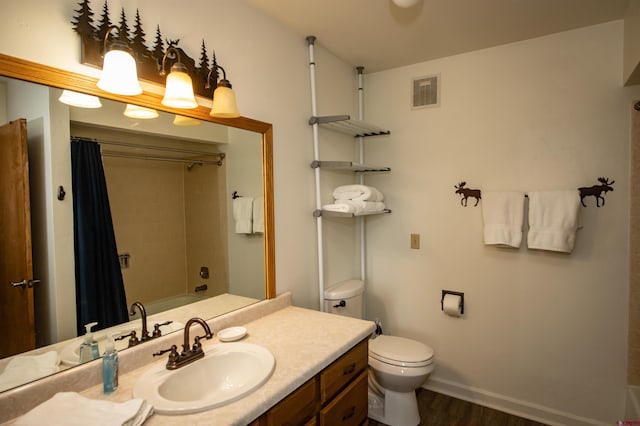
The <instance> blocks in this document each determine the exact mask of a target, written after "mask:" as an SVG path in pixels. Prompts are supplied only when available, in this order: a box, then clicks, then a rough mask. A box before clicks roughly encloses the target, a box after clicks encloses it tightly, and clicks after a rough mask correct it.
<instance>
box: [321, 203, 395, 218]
mask: <svg viewBox="0 0 640 426" xmlns="http://www.w3.org/2000/svg"><path fill="white" fill-rule="evenodd" d="M322 209H323V210H328V211H333V212H340V213H353V214H355V215H356V216H357V215H360V214H365V213H374V212H381V211H383V210H384V209H385V205H384V203H383V202H381V201H359V200H336V202H335V204H325V205H324V206H322Z"/></svg>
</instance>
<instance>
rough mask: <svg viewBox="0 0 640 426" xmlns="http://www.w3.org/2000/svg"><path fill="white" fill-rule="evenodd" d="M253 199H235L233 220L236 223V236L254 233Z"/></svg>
mask: <svg viewBox="0 0 640 426" xmlns="http://www.w3.org/2000/svg"><path fill="white" fill-rule="evenodd" d="M252 218H253V198H251V197H238V198H234V199H233V219H234V220H235V221H236V234H251V233H252V232H253V224H252Z"/></svg>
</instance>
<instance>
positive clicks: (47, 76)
mask: <svg viewBox="0 0 640 426" xmlns="http://www.w3.org/2000/svg"><path fill="white" fill-rule="evenodd" d="M0 77H7V78H12V79H16V80H21V81H24V82H29V83H35V84H39V85H43V86H47V87H51V88H57V89H67V90H72V91H75V92H79V93H85V94H89V95H94V96H98V97H100V98H102V99H106V100H110V101H116V102H122V103H127V104H135V105H139V106H143V107H147V108H153V109H156V110H158V111H164V112H167V113H171V114H176V115H180V116H184V117H190V118H194V119H197V120H201V121H206V122H210V123H215V124H218V125H223V126H227V127H230V128H234V129H241V130H244V131H248V132H253V133H255V134H256V135H257V136H258V137H259V138H260V140H261V146H262V164H261V166H262V170H261V172H262V194H258V195H260V196H262V197H263V199H264V203H263V211H264V213H263V214H264V217H263V220H264V233H263V237H262V238H263V241H262V243H263V252H264V261H263V263H264V265H263V268H264V298H266V299H271V298H273V297H275V295H276V291H275V240H274V213H273V160H272V149H273V130H272V125H271V124H270V123H265V122H261V121H258V120H254V119H251V118H246V117H239V118H234V119H224V118H213V117H210V116H209V109H208V108H205V107H202V106H199V107H197V108H195V109H189V110H178V109H171V108H167V107H165V106H163V105H162V104H161V103H160V101H161V99H162V96H161V95H159V94H156V93H151V92H144V93H142V94H141V95H138V96H134V97H128V96H120V95H114V94H111V93H107V92H104V91H102V90H100V89H98V87H97V86H96V82H97V79H96V78H93V77H88V76H84V75H81V74H77V73H72V72H69V71H64V70H60V69H56V68H52V67H49V66H45V65H41V64H38V63H34V62H30V61H26V60H23V59H19V58H15V57H11V56H7V55H2V54H0ZM10 119H15V118H10ZM53 184H54V185H55V182H54V183H53ZM70 189H71V188H68V190H70ZM229 198H230V197H229ZM0 266H1V267H2V268H3V269H6V265H0ZM27 278H28V279H33V277H27ZM13 279H15V278H10V280H13ZM5 281H6V280H5ZM43 284H44V285H46V283H43ZM7 285H9V284H7ZM25 291H26V290H25ZM2 311H3V312H6V313H7V315H11V314H10V310H8V309H4V308H3V309H2ZM0 320H2V321H3V323H5V324H14V323H16V322H17V321H16V320H15V318H11V317H8V318H3V317H1V316H0ZM1 361H2V360H0V362H1ZM0 371H1V369H0Z"/></svg>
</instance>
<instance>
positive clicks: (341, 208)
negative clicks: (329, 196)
mask: <svg viewBox="0 0 640 426" xmlns="http://www.w3.org/2000/svg"><path fill="white" fill-rule="evenodd" d="M322 210H326V211H329V212H337V213H354V214H355V212H356V209H355V207H354V206H350V205H348V204H325V205H323V206H322Z"/></svg>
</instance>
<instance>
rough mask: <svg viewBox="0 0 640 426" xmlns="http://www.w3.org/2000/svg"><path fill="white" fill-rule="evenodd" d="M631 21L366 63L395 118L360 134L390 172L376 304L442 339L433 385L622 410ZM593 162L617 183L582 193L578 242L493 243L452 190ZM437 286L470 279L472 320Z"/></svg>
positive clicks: (578, 182)
mask: <svg viewBox="0 0 640 426" xmlns="http://www.w3.org/2000/svg"><path fill="white" fill-rule="evenodd" d="M622 34H623V26H622V22H621V21H620V22H614V23H608V24H604V25H599V26H594V27H589V28H585V29H580V30H575V31H570V32H566V33H561V34H557V35H552V36H548V37H543V38H538V39H534V40H529V41H524V42H519V43H514V44H510V45H506V46H502V47H496V48H492V49H486V50H481V51H477V52H473V53H469V54H464V55H459V56H453V57H449V58H445V59H441V60H434V61H430V62H425V63H420V64H416V65H413V66H409V67H404V68H399V69H394V70H391V71H386V72H380V73H376V74H372V75H368V76H367V79H366V85H365V87H367V88H368V90H367V91H366V95H365V96H366V109H367V111H366V115H365V116H366V118H367V120H368V121H372V122H376V123H378V124H380V125H384V126H388V127H389V128H391V129H392V135H391V138H390V141H387V142H384V143H383V142H382V141H381V142H377V141H373V140H372V141H371V142H370V143H369V144H368V145H367V146H368V148H369V150H368V157H367V162H368V163H371V164H384V165H388V166H390V167H391V168H392V171H391V173H390V174H389V175H388V176H376V177H373V178H370V179H368V180H367V182H368V183H370V184H372V185H374V186H376V187H379V188H380V189H381V190H382V191H383V193H384V194H385V195H386V200H387V201H388V206H389V207H390V208H391V209H393V213H392V214H391V215H389V216H388V217H387V216H385V217H376V218H375V220H373V221H369V222H368V230H369V233H368V242H369V249H368V250H369V253H368V258H369V267H368V270H369V283H368V294H367V301H368V307H369V311H368V316H369V317H370V318H376V317H379V318H381V319H382V320H383V325H384V326H385V327H383V328H384V329H385V331H386V332H389V333H394V334H399V335H403V336H408V337H412V338H415V339H418V340H420V341H422V342H425V343H427V344H429V345H430V346H431V347H433V348H434V350H435V354H436V362H437V367H436V370H435V373H434V374H433V376H432V378H431V379H430V381H429V382H428V386H430V387H433V388H435V389H440V390H445V391H447V392H450V393H457V394H460V395H463V396H465V397H466V398H472V399H476V400H478V401H483V402H484V403H490V404H497V405H499V406H501V407H502V408H508V409H510V410H522V412H526V413H528V415H538V416H545V420H547V421H557V422H559V423H563V424H572V423H573V422H574V421H577V420H576V419H579V418H583V419H584V418H586V419H597V420H600V421H603V422H606V423H607V424H612V422H613V421H616V420H619V419H620V418H621V416H622V414H623V408H624V391H625V385H626V361H625V359H626V339H627V310H628V307H627V305H628V221H629V214H628V209H629V199H628V192H629V188H628V174H629V165H628V162H629V137H630V136H629V126H630V108H631V100H632V99H633V98H634V96H635V97H639V96H640V90H639V88H638V87H634V88H628V89H623V88H622V37H623V35H622ZM435 73H440V74H441V77H442V93H441V95H442V96H441V106H440V107H438V108H427V109H419V110H411V109H410V89H411V81H412V79H414V78H417V77H422V76H425V75H430V74H435ZM599 176H607V177H609V178H611V179H615V181H616V183H615V185H614V187H615V191H614V192H610V193H609V194H607V197H606V206H605V207H603V208H596V207H595V206H594V203H593V198H591V199H588V200H587V201H586V202H587V203H588V208H585V209H583V211H582V212H583V222H584V228H583V229H581V230H580V231H578V236H577V239H576V247H575V250H574V251H573V253H572V254H570V255H564V254H554V253H550V252H536V251H530V250H527V249H526V248H524V247H522V248H520V249H519V250H509V249H499V248H496V247H490V246H484V245H483V240H482V229H483V225H482V215H481V213H482V211H481V205H479V206H478V207H476V208H474V207H471V205H472V203H470V206H469V207H467V208H464V207H461V205H460V201H459V196H458V195H456V194H454V185H455V184H457V183H458V182H460V181H461V180H466V181H467V182H468V186H469V187H472V188H480V189H484V190H524V191H529V190H553V189H572V188H577V187H580V186H589V185H592V184H596V183H597V182H596V178H597V177H599ZM410 233H419V234H421V236H422V247H421V249H420V250H411V249H410V248H409V234H410ZM442 289H448V290H456V291H462V292H464V293H465V302H466V306H465V316H464V318H461V319H456V318H452V317H447V316H446V315H444V314H443V313H442V312H441V311H440V298H441V290H442ZM554 410H555V411H557V412H555V411H554ZM579 423H580V422H579V421H578V424H579Z"/></svg>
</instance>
